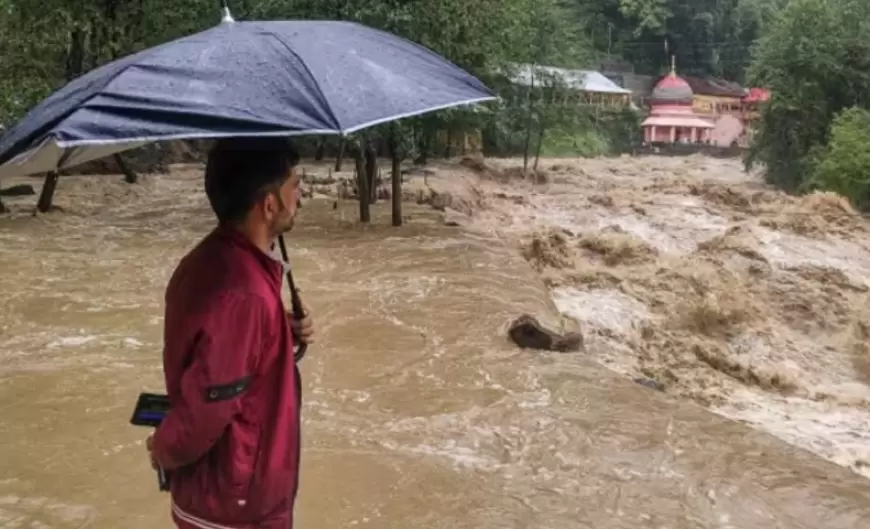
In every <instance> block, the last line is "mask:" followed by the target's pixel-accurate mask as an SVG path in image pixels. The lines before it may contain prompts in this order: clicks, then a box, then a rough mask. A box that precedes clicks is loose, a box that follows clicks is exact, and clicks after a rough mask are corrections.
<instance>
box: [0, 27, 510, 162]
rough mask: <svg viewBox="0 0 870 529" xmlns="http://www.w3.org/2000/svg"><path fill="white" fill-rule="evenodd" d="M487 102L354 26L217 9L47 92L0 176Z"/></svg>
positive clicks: (341, 130) (400, 45) (337, 130)
mask: <svg viewBox="0 0 870 529" xmlns="http://www.w3.org/2000/svg"><path fill="white" fill-rule="evenodd" d="M493 99H495V96H494V94H493V92H492V91H491V90H490V89H489V88H487V87H486V86H485V85H484V84H483V83H481V82H480V81H479V80H478V79H476V78H475V77H473V76H472V75H470V74H469V73H468V72H466V71H464V70H462V69H461V68H459V67H457V66H456V65H454V64H452V63H450V62H449V61H447V60H446V59H444V58H443V57H441V56H439V55H437V54H435V53H434V52H432V51H430V50H428V49H426V48H424V47H422V46H420V45H417V44H415V43H412V42H410V41H407V40H405V39H402V38H399V37H397V36H395V35H391V34H389V33H386V32H383V31H380V30H376V29H372V28H369V27H366V26H364V25H361V24H357V23H352V22H337V21H273V22H234V21H232V19H231V18H229V17H228V16H225V19H224V22H222V23H221V24H220V25H218V26H216V27H214V28H211V29H208V30H206V31H203V32H200V33H196V34H193V35H190V36H187V37H183V38H180V39H177V40H174V41H171V42H168V43H165V44H162V45H160V46H157V47H154V48H150V49H147V50H144V51H142V52H139V53H137V54H134V55H131V56H128V57H125V58H123V59H120V60H117V61H114V62H112V63H109V64H106V65H104V66H102V67H100V68H97V69H95V70H93V71H91V72H89V73H87V74H86V75H83V76H82V77H80V78H78V79H76V80H74V81H72V82H71V83H69V84H68V85H66V86H65V87H63V88H62V89H60V90H59V91H57V92H55V93H54V94H52V95H51V96H49V97H48V98H47V99H45V100H44V101H43V102H42V103H40V104H39V105H37V106H36V107H35V108H33V109H32V110H31V111H30V113H29V114H28V115H27V116H25V117H24V119H22V120H21V121H20V122H19V123H17V124H16V125H15V126H14V127H12V128H11V129H10V130H9V131H7V133H6V134H4V135H3V136H2V137H0V177H2V176H4V175H13V174H18V175H23V174H34V173H42V172H50V171H54V170H57V169H60V168H64V167H71V166H73V165H77V164H80V163H84V162H87V161H90V160H94V159H97V158H102V157H104V156H108V155H111V154H114V153H118V152H121V151H124V150H127V149H132V148H136V147H139V146H142V145H145V144H147V143H150V142H155V141H162V140H178V139H195V138H218V137H226V136H239V135H245V136H270V135H271V136H292V135H305V134H336V135H344V134H350V133H352V132H356V131H359V130H361V129H364V128H367V127H371V126H374V125H378V124H381V123H385V122H388V121H393V120H396V119H401V118H406V117H411V116H416V115H420V114H424V113H427V112H433V111H436V110H441V109H445V108H450V107H455V106H461V105H467V104H474V103H480V102H484V101H488V100H493Z"/></svg>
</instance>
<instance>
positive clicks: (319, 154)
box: [314, 139, 326, 162]
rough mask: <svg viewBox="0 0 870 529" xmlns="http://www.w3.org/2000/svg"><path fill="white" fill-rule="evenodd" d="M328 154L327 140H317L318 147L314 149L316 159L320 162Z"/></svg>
mask: <svg viewBox="0 0 870 529" xmlns="http://www.w3.org/2000/svg"><path fill="white" fill-rule="evenodd" d="M325 155H326V142H324V141H323V140H322V139H321V140H320V141H318V142H317V148H316V149H314V161H315V162H319V161H321V160H323V157H324V156H325Z"/></svg>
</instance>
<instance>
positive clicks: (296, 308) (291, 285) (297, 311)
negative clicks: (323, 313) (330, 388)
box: [278, 235, 308, 362]
mask: <svg viewBox="0 0 870 529" xmlns="http://www.w3.org/2000/svg"><path fill="white" fill-rule="evenodd" d="M278 247H279V248H280V249H281V259H283V260H284V264H285V265H287V266H285V267H284V268H285V269H286V270H287V288H288V289H289V290H290V307H291V310H292V311H293V319H295V320H301V319H302V318H304V317H305V308H304V307H303V306H302V298H300V297H299V290H297V289H296V283H295V282H294V281H293V271H292V270H291V269H290V256H289V254H288V252H287V243H286V242H285V241H284V236H283V235H279V236H278ZM293 338H294V340H293V342H294V344H295V351H294V353H293V359H294V360H295V361H296V362H298V361H300V360H302V359H303V358H304V357H305V353H306V351H307V350H308V344H307V343H303V342H302V341H301V340H299V339H298V336H295V335H294V336H293Z"/></svg>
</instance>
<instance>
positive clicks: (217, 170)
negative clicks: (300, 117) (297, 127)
mask: <svg viewBox="0 0 870 529" xmlns="http://www.w3.org/2000/svg"><path fill="white" fill-rule="evenodd" d="M298 163H299V153H297V152H296V149H294V148H293V145H292V144H291V143H290V141H289V140H288V139H286V138H249V137H235V138H225V139H220V140H217V141H216V142H215V144H214V145H213V146H212V148H211V150H210V151H209V153H208V163H207V164H206V168H205V194H206V196H207V197H208V201H209V204H211V209H212V210H213V211H214V212H215V215H217V218H218V221H219V222H220V223H222V224H225V223H234V222H240V221H241V220H243V219H244V218H245V216H246V215H247V214H248V212H249V211H250V210H251V207H253V205H254V203H256V202H257V201H258V200H260V199H261V198H262V197H263V196H264V195H265V193H267V192H269V191H270V190H273V189H277V188H278V187H280V186H281V185H283V184H284V182H285V181H286V180H287V178H288V177H289V175H290V170H291V169H292V168H293V167H295V166H296V165H297V164H298Z"/></svg>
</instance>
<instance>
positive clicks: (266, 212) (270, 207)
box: [260, 193, 278, 219]
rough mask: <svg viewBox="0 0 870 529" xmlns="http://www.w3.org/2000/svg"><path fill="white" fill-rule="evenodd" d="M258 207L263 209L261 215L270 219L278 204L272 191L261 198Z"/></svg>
mask: <svg viewBox="0 0 870 529" xmlns="http://www.w3.org/2000/svg"><path fill="white" fill-rule="evenodd" d="M260 207H261V208H262V210H263V217H265V218H266V219H270V218H272V217H274V216H275V213H276V212H277V211H278V204H277V203H276V202H275V196H274V195H273V194H272V193H267V194H266V196H265V197H263V200H261V201H260Z"/></svg>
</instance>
